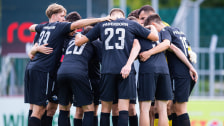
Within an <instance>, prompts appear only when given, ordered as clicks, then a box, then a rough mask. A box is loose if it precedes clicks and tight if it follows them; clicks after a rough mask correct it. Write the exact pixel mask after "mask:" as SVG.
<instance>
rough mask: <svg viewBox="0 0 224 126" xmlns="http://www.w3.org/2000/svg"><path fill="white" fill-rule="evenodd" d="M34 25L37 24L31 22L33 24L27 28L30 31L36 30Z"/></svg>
mask: <svg viewBox="0 0 224 126" xmlns="http://www.w3.org/2000/svg"><path fill="white" fill-rule="evenodd" d="M36 26H37V24H33V25H31V26H30V27H29V30H30V31H31V32H36V30H35V28H36Z"/></svg>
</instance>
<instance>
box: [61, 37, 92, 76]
mask: <svg viewBox="0 0 224 126" xmlns="http://www.w3.org/2000/svg"><path fill="white" fill-rule="evenodd" d="M93 54H94V50H93V46H92V44H91V43H86V44H83V45H82V46H80V47H78V46H75V38H74V37H73V38H72V39H70V41H69V43H68V45H67V48H66V50H65V56H64V59H63V62H62V64H61V66H60V68H59V70H58V74H71V73H72V74H80V75H81V74H83V75H87V74H88V63H89V61H90V60H91V59H92V57H93Z"/></svg>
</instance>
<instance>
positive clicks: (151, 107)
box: [149, 101, 155, 126]
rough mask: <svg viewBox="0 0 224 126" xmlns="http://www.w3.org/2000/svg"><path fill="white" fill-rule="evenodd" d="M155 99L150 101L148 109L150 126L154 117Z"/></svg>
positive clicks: (152, 124) (152, 125)
mask: <svg viewBox="0 0 224 126" xmlns="http://www.w3.org/2000/svg"><path fill="white" fill-rule="evenodd" d="M154 106H155V101H152V102H151V106H150V110H149V121H150V126H154V119H155V110H154Z"/></svg>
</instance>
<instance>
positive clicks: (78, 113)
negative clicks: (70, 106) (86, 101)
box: [73, 107, 84, 126]
mask: <svg viewBox="0 0 224 126" xmlns="http://www.w3.org/2000/svg"><path fill="white" fill-rule="evenodd" d="M83 113H84V112H83V109H82V107H76V110H75V116H74V121H73V122H74V126H82V118H83Z"/></svg>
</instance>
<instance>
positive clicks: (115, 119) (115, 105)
mask: <svg viewBox="0 0 224 126" xmlns="http://www.w3.org/2000/svg"><path fill="white" fill-rule="evenodd" d="M118 116H119V110H118V99H116V100H113V104H112V123H113V126H117V123H118Z"/></svg>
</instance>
